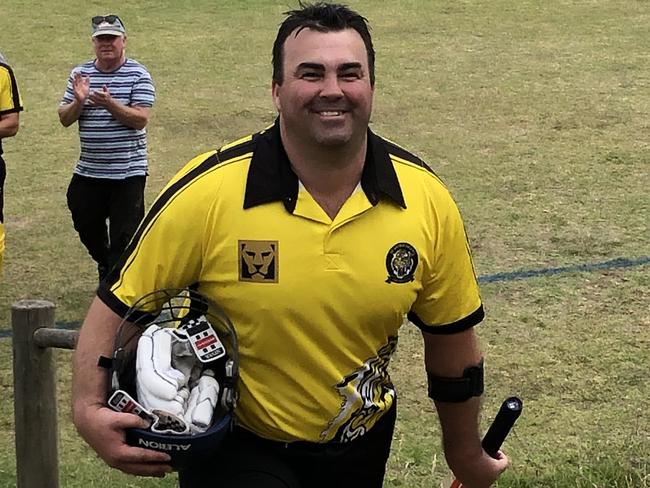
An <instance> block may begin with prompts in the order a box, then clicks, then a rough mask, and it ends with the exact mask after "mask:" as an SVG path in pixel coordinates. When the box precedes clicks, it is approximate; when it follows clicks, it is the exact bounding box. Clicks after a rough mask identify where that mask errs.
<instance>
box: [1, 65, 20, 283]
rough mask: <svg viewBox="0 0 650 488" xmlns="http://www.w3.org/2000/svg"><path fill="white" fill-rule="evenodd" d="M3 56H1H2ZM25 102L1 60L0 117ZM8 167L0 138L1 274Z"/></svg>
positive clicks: (14, 80) (14, 79)
mask: <svg viewBox="0 0 650 488" xmlns="http://www.w3.org/2000/svg"><path fill="white" fill-rule="evenodd" d="M0 58H1V56H0ZM22 109H23V103H22V100H21V98H20V93H19V92H18V84H17V83H16V77H15V76H14V72H13V71H12V70H11V67H9V65H7V64H5V63H2V62H0V118H1V117H2V116H3V115H6V114H10V113H14V112H20V111H21V110H22ZM5 172H6V168H5V165H4V161H3V160H2V138H0V276H1V274H2V261H3V257H4V251H5V229H4V188H3V187H4V178H5Z"/></svg>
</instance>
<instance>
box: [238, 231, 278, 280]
mask: <svg viewBox="0 0 650 488" xmlns="http://www.w3.org/2000/svg"><path fill="white" fill-rule="evenodd" d="M238 252H239V281H252V282H255V283H277V282H278V270H279V268H278V258H279V256H278V241H243V240H240V241H239V242H238Z"/></svg>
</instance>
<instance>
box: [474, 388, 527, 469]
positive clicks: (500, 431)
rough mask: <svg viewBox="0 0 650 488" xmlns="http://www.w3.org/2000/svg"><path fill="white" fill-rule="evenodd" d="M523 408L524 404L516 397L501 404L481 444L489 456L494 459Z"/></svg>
mask: <svg viewBox="0 0 650 488" xmlns="http://www.w3.org/2000/svg"><path fill="white" fill-rule="evenodd" d="M523 407H524V402H522V401H521V400H520V399H519V398H517V397H510V398H506V400H505V401H504V402H503V403H502V404H501V408H500V409H499V413H497V416H496V417H495V419H494V422H492V425H490V428H489V429H488V431H487V432H486V433H485V436H484V437H483V441H482V442H481V445H482V446H483V449H485V452H487V453H488V454H489V455H490V456H492V457H496V455H497V452H498V451H499V449H500V448H501V444H503V441H504V440H505V439H506V436H507V435H508V432H510V429H511V428H512V426H513V425H514V423H515V421H516V420H517V418H519V415H520V414H521V410H522V408H523Z"/></svg>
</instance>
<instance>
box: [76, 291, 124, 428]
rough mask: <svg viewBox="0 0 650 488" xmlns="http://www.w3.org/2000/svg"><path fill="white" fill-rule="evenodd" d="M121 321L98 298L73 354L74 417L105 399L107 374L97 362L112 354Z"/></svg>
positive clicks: (80, 333) (100, 403)
mask: <svg viewBox="0 0 650 488" xmlns="http://www.w3.org/2000/svg"><path fill="white" fill-rule="evenodd" d="M120 323H121V319H120V317H119V316H118V315H116V314H115V313H113V311H112V310H110V309H109V308H108V307H107V306H106V305H105V304H104V303H103V302H102V301H101V300H100V299H99V298H95V300H94V301H93V303H92V304H91V306H90V309H89V311H88V315H87V316H86V319H85V320H84V323H83V325H82V327H81V330H80V331H79V339H78V341H77V347H76V350H75V353H74V362H73V378H72V398H73V413H74V415H75V417H76V416H77V414H78V413H79V412H81V411H83V410H84V407H88V406H90V405H103V404H105V402H106V393H107V391H108V373H107V371H106V370H104V369H102V368H101V367H100V366H98V365H97V361H98V359H99V356H102V355H103V356H107V357H111V355H112V353H113V347H114V341H115V334H116V332H117V328H118V327H119V325H120Z"/></svg>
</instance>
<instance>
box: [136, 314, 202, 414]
mask: <svg viewBox="0 0 650 488" xmlns="http://www.w3.org/2000/svg"><path fill="white" fill-rule="evenodd" d="M179 332H180V331H176V330H174V329H169V328H161V327H158V326H157V325H155V324H154V325H151V326H149V327H148V328H147V330H146V331H145V332H144V333H143V334H142V336H141V337H140V339H139V340H138V352H137V356H136V390H137V393H138V400H139V402H140V403H141V404H142V405H143V406H144V407H145V408H146V409H147V410H149V411H153V410H162V411H163V412H166V413H169V414H171V415H174V416H177V417H180V418H182V417H183V413H184V412H185V402H186V401H187V398H188V397H189V388H188V383H189V380H190V377H191V375H192V370H193V368H194V365H195V363H196V357H195V356H194V353H193V352H192V350H191V347H190V346H189V343H188V340H187V335H186V334H185V337H183V333H182V332H180V333H179Z"/></svg>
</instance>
